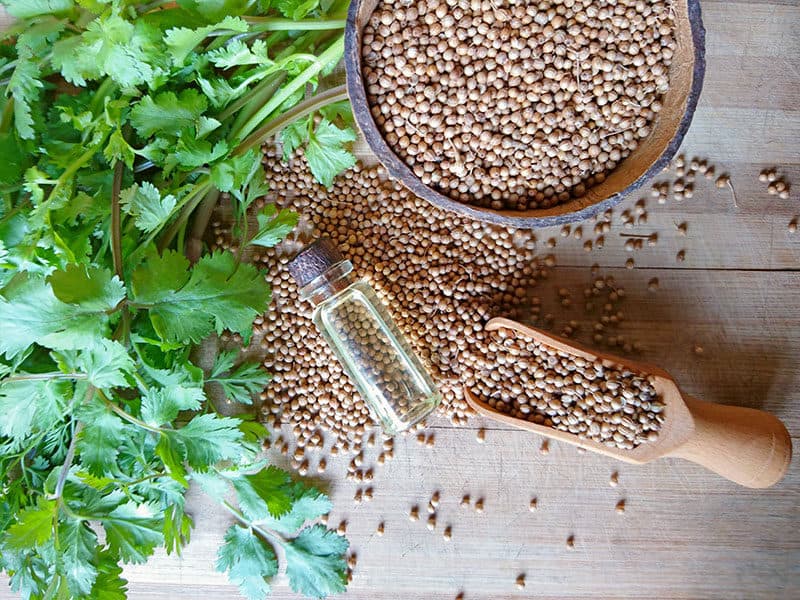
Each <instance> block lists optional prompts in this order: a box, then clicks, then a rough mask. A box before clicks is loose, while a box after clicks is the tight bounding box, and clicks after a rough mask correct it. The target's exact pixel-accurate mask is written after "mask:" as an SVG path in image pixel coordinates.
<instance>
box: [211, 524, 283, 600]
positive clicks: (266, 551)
mask: <svg viewBox="0 0 800 600" xmlns="http://www.w3.org/2000/svg"><path fill="white" fill-rule="evenodd" d="M217 570H218V571H223V572H224V571H227V572H228V579H230V580H231V582H233V583H235V584H236V585H238V586H239V590H240V591H241V592H242V595H243V596H244V597H245V598H249V599H250V600H260V599H261V598H264V597H265V596H266V595H267V594H269V593H270V586H269V583H267V579H270V578H272V577H273V576H274V575H275V574H276V573H277V572H278V559H277V558H276V557H275V551H274V550H273V549H272V548H271V547H270V546H269V544H267V543H266V542H265V541H264V540H262V539H260V538H259V537H257V536H256V535H255V534H254V533H253V531H252V529H246V528H244V527H240V526H239V525H232V526H231V527H230V529H228V531H227V532H225V543H224V544H223V545H222V547H220V549H219V553H218V554H217Z"/></svg>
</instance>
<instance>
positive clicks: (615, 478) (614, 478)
mask: <svg viewBox="0 0 800 600" xmlns="http://www.w3.org/2000/svg"><path fill="white" fill-rule="evenodd" d="M608 485H610V486H611V487H617V486H618V485H619V472H617V471H614V472H613V473H612V474H611V477H610V478H609V479H608Z"/></svg>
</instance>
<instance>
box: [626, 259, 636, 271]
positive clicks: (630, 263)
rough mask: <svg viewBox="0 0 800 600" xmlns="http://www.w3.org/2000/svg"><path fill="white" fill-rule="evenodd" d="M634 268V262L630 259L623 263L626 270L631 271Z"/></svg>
mask: <svg viewBox="0 0 800 600" xmlns="http://www.w3.org/2000/svg"><path fill="white" fill-rule="evenodd" d="M634 266H636V263H635V262H634V260H633V259H632V258H629V259H628V260H626V261H625V268H626V269H632V268H633V267H634Z"/></svg>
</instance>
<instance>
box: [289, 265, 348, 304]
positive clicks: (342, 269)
mask: <svg viewBox="0 0 800 600" xmlns="http://www.w3.org/2000/svg"><path fill="white" fill-rule="evenodd" d="M355 280H356V279H355V276H354V275H353V263H351V262H350V261H349V260H343V261H341V262H338V263H336V264H335V265H332V266H331V267H330V268H328V270H327V271H325V272H324V273H323V274H322V275H320V276H319V277H317V278H316V279H314V280H312V281H311V282H310V283H308V284H306V285H304V286H303V287H301V288H300V290H299V291H300V297H301V298H302V299H303V300H308V301H309V302H311V304H313V305H314V306H316V305H318V304H319V303H320V302H324V301H325V300H327V299H328V298H331V297H333V296H335V295H336V294H338V293H339V292H341V291H342V290H343V289H345V288H347V287H349V286H350V285H352V284H353V283H355Z"/></svg>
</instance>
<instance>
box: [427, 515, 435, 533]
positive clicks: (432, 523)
mask: <svg viewBox="0 0 800 600" xmlns="http://www.w3.org/2000/svg"><path fill="white" fill-rule="evenodd" d="M427 527H428V530H429V531H433V530H434V529H436V514H432V515H431V516H430V517H428V523H427Z"/></svg>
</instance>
